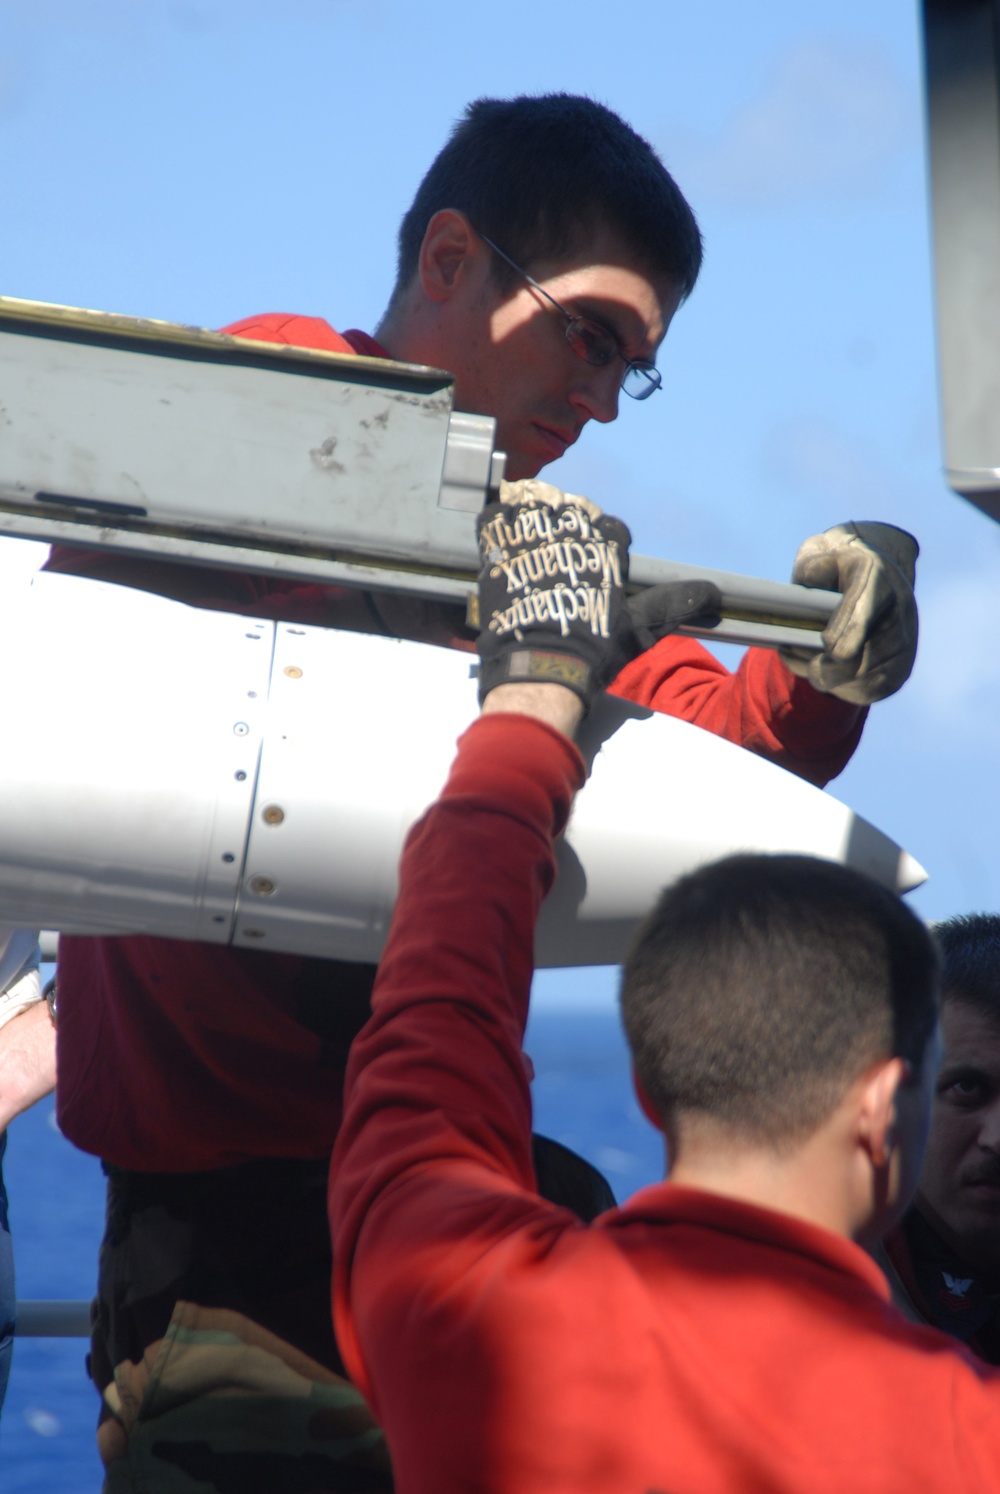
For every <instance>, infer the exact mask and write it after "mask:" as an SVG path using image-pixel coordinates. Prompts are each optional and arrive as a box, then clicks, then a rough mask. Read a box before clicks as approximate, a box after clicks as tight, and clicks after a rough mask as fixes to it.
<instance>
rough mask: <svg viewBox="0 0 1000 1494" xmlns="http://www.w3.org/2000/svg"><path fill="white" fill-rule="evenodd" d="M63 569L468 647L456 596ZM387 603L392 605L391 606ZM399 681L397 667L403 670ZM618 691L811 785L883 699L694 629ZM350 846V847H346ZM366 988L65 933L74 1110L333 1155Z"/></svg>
mask: <svg viewBox="0 0 1000 1494" xmlns="http://www.w3.org/2000/svg"><path fill="white" fill-rule="evenodd" d="M226 330H227V331H229V332H232V333H235V334H236V335H237V336H241V337H251V338H256V339H258V340H262V341H271V342H278V343H285V344H291V345H295V346H298V347H309V348H320V349H325V350H327V351H329V352H340V353H344V352H347V353H350V352H354V353H362V354H365V355H367V356H373V357H384V356H386V354H385V350H384V349H383V348H381V347H379V345H378V344H377V343H376V342H374V341H373V339H372V338H370V337H368V336H367V335H366V334H365V333H363V332H356V331H352V332H347V333H346V334H344V335H343V336H342V335H341V334H340V333H338V332H336V331H334V329H333V328H332V327H331V326H330V325H329V323H327V322H325V321H323V320H321V319H320V318H318V317H300V316H286V315H282V314H273V315H267V316H263V317H255V318H249V319H248V320H246V321H242V322H237V323H235V324H234V325H233V326H231V327H229V328H227V329H226ZM48 564H49V568H50V569H53V570H62V571H68V572H72V573H74V574H78V575H89V576H92V577H94V578H96V579H99V580H105V581H117V582H120V583H122V584H124V585H127V586H135V587H140V588H143V589H145V590H149V591H155V592H158V593H160V594H162V595H165V596H170V597H174V598H176V599H177V600H179V601H183V602H187V603H189V604H190V605H193V606H198V607H209V608H217V609H222V610H224V611H232V612H245V613H247V614H248V615H251V616H253V617H275V618H282V619H285V620H288V621H294V622H304V623H310V624H317V625H320V626H324V627H335V628H347V629H352V630H356V631H384V632H390V633H397V634H399V635H401V636H408V637H416V638H419V639H423V640H424V641H428V642H434V643H446V642H447V643H450V644H451V645H452V646H455V647H464V648H467V649H471V648H474V644H473V642H472V640H471V639H470V638H468V637H456V636H455V634H454V631H453V628H452V627H451V624H450V623H449V622H448V621H447V619H446V618H445V616H444V614H443V613H442V612H441V609H438V608H435V607H434V605H433V604H428V603H424V602H420V601H406V600H400V599H391V598H390V599H388V600H386V599H384V598H383V599H379V600H377V601H373V600H372V599H370V598H368V597H366V595H365V593H363V592H361V591H360V590H358V589H357V588H352V587H336V586H325V585H320V584H312V583H305V584H303V583H302V582H299V581H293V580H286V579H282V578H280V577H273V576H271V577H269V576H254V575H247V574H243V573H240V572H236V571H215V570H211V569H208V568H203V567H196V566H180V565H172V564H169V563H167V562H162V561H155V560H149V561H146V560H140V559H136V558H133V557H128V556H123V555H121V554H119V553H117V552H115V551H112V550H82V549H77V548H72V547H63V548H58V549H55V550H53V552H52V557H51V559H50V560H49V562H48ZM379 609H381V611H380V610H379ZM385 685H386V688H387V689H391V688H392V684H391V681H386V682H385ZM614 688H615V690H616V691H617V692H618V693H619V694H622V695H625V696H627V697H628V698H629V699H632V700H635V701H636V702H637V703H638V704H640V705H648V706H652V707H653V708H654V709H656V710H659V711H664V712H666V713H667V714H668V715H675V716H680V717H681V718H682V719H684V720H687V721H692V722H694V723H695V724H697V725H698V726H702V727H704V728H705V729H706V730H708V731H711V732H715V733H716V734H717V735H719V736H723V737H726V738H727V739H728V740H729V741H732V742H737V743H740V744H742V745H743V746H745V747H748V748H749V749H750V750H751V751H754V752H758V753H760V754H761V755H762V756H763V757H767V758H769V759H770V760H771V761H772V762H776V763H779V764H780V765H781V766H783V767H785V768H788V769H790V770H791V771H792V772H794V773H797V774H798V775H799V776H801V777H803V778H806V779H808V780H809V781H810V782H811V783H816V784H819V785H822V784H824V783H826V782H827V780H828V779H830V778H831V777H833V776H834V774H836V773H838V772H840V770H841V768H843V766H844V764H845V763H846V762H847V760H848V759H849V757H850V756H851V753H852V752H853V751H854V748H855V747H856V745H857V743H858V740H859V738H860V735H861V729H862V725H863V722H864V718H865V714H866V713H865V711H864V710H862V709H860V708H858V707H856V706H851V705H847V704H845V703H844V702H843V701H840V700H837V699H835V698H834V697H832V696H827V695H821V694H819V693H818V692H817V691H815V690H813V688H812V687H811V686H810V685H808V684H806V683H805V682H804V681H803V680H799V679H797V678H796V677H795V676H793V675H792V674H791V672H790V671H789V670H787V669H786V668H785V666H784V665H783V664H782V663H781V660H780V659H779V658H778V657H777V655H776V654H775V653H773V652H772V651H770V650H766V649H750V650H748V652H747V654H746V656H745V658H744V660H743V662H742V663H741V665H740V667H739V669H738V670H737V671H736V672H735V673H733V674H730V673H729V671H728V670H727V669H726V668H725V667H724V666H723V665H722V664H720V663H719V662H718V661H717V660H716V659H715V658H714V657H713V656H712V655H711V654H710V653H709V652H708V651H707V650H706V649H704V648H702V647H701V645H700V644H699V643H697V642H695V641H694V640H692V639H685V638H666V639H664V640H663V641H662V642H661V643H659V644H658V645H657V646H656V647H655V648H654V649H651V650H650V651H649V653H647V654H644V655H643V656H642V657H641V658H640V659H637V660H635V661H634V662H633V663H632V664H630V665H629V666H628V667H627V668H626V669H625V670H624V671H623V672H622V674H621V675H620V676H619V678H618V680H617V681H616V684H615V687H614ZM332 854H335V852H334V853H332ZM363 997H364V992H363V991H361V990H359V989H358V982H357V981H354V980H351V981H348V980H347V979H346V978H345V975H344V967H342V966H338V965H337V964H336V963H335V962H332V961H317V960H308V959H303V958H300V957H298V956H295V955H276V954H267V953H260V952H257V951H253V950H233V949H229V948H225V947H220V946H217V945H207V944H191V943H185V942H183V941H180V940H168V939H154V938H147V937H142V936H135V937H130V938H115V939H93V938H81V937H64V938H63V939H62V940H61V941H60V947H59V1011H60V1018H59V1021H60V1026H59V1054H58V1063H59V1085H58V1094H57V1109H58V1116H59V1124H60V1126H61V1128H62V1130H63V1131H64V1132H65V1134H66V1135H67V1136H68V1137H69V1138H70V1140H71V1141H73V1142H75V1144H76V1145H77V1146H79V1147H81V1148H82V1149H83V1150H84V1151H89V1152H94V1153H96V1154H97V1155H99V1156H103V1157H105V1158H106V1159H107V1160H108V1161H110V1162H114V1163H115V1164H116V1165H118V1166H119V1167H125V1168H134V1169H136V1170H140V1171H153V1172H160V1171H162V1172H171V1171H195V1170H198V1169H203V1168H211V1167H222V1166H227V1165H230V1164H232V1163H236V1162H242V1161H245V1160H248V1159H251V1158H254V1157H261V1156H268V1157H275V1156H277V1157H280V1156H289V1157H319V1156H323V1155H324V1154H325V1153H327V1152H329V1149H330V1147H331V1146H332V1144H333V1139H334V1136H335V1135H336V1132H337V1127H338V1125H339V1123H340V1113H341V1102H340V1088H341V1086H340V1074H341V1073H342V1065H343V1059H344V1054H345V1052H346V1049H347V1045H348V1043H349V1041H350V1038H351V1037H352V1036H353V1034H354V1032H355V1031H356V1030H357V1027H358V1026H359V1025H360V1021H361V1020H362V1016H361V1015H360V1014H359V1013H360V1012H361V1011H362V1010H363Z"/></svg>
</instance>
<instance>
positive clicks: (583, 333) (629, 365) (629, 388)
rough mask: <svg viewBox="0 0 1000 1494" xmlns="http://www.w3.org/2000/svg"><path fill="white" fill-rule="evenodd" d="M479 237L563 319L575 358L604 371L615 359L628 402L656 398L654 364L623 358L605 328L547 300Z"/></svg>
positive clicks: (552, 299) (658, 383)
mask: <svg viewBox="0 0 1000 1494" xmlns="http://www.w3.org/2000/svg"><path fill="white" fill-rule="evenodd" d="M479 237H480V238H481V239H482V241H483V243H484V244H488V245H489V246H490V248H491V249H492V250H493V253H494V254H499V256H500V258H501V259H502V260H503V261H504V263H505V264H508V265H510V267H511V269H512V270H516V271H517V273H518V275H520V276H522V278H523V279H525V280H526V281H527V282H528V284H529V285H530V286H531V287H532V288H533V289H534V290H536V291H537V292H538V294H539V295H540V296H544V297H545V299H546V301H548V302H550V303H551V305H553V306H554V307H555V309H556V310H557V311H558V312H559V315H560V316H564V317H565V318H566V341H567V342H568V343H569V345H570V347H571V348H572V349H573V351H574V353H575V354H576V356H577V357H578V358H582V359H583V361H584V363H589V364H591V366H592V367H593V368H606V367H607V366H608V364H609V363H611V362H612V361H613V360H614V359H615V358H620V359H621V361H622V362H623V363H624V365H625V372H624V373H623V374H622V380H621V387H622V389H623V390H624V392H625V393H626V394H627V395H628V396H629V397H630V398H631V399H648V398H649V396H650V395H651V394H655V392H656V390H657V389H659V388H660V387H661V385H662V383H663V380H662V379H661V377H660V371H659V369H658V368H657V367H656V365H655V364H653V363H645V362H643V361H642V359H640V358H626V357H625V354H624V353H623V352H622V350H621V348H620V347H619V346H618V339H617V338H616V337H615V336H614V334H613V333H612V332H609V331H608V329H607V327H602V326H601V324H600V322H594V321H591V319H590V317H588V316H574V315H573V314H572V312H570V311H567V310H566V308H565V306H560V305H559V302H558V301H557V300H556V298H555V296H550V295H549V293H548V291H547V290H546V289H545V288H544V286H541V285H539V283H538V281H537V280H535V279H533V278H532V276H530V275H529V274H528V272H527V270H522V269H521V266H520V265H518V264H515V263H514V261H513V260H512V259H511V257H510V255H509V254H504V252H503V250H502V249H498V248H497V246H496V244H494V242H493V240H492V239H488V238H487V237H486V235H485V234H484V233H480V235H479Z"/></svg>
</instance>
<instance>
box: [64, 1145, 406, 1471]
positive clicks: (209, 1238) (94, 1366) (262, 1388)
mask: <svg viewBox="0 0 1000 1494" xmlns="http://www.w3.org/2000/svg"><path fill="white" fill-rule="evenodd" d="M107 1171H108V1223H107V1230H106V1233H105V1239H104V1243H103V1245H102V1247H101V1268H100V1280H99V1287H98V1297H97V1299H96V1301H95V1303H94V1308H93V1314H92V1338H91V1356H90V1368H91V1376H92V1378H93V1380H94V1382H95V1384H96V1385H97V1388H98V1389H99V1390H100V1392H101V1395H102V1403H103V1404H102V1411H101V1419H100V1424H99V1427H98V1433H97V1441H98V1449H99V1451H100V1454H101V1458H102V1461H103V1462H104V1465H105V1470H106V1475H105V1484H104V1490H105V1494H140V1491H141V1494H323V1491H328V1490H331V1491H344V1494H354V1491H357V1494H369V1491H389V1490H391V1489H392V1475H391V1469H390V1465H389V1457H388V1452H387V1450H386V1446H385V1440H384V1438H383V1436H382V1433H381V1431H380V1429H379V1427H378V1426H377V1425H376V1423H375V1422H374V1420H373V1418H372V1416H371V1412H370V1411H369V1409H368V1407H367V1405H366V1404H365V1402H364V1400H363V1398H362V1397H361V1396H360V1395H359V1393H358V1392H357V1391H356V1390H355V1389H354V1387H353V1386H352V1385H351V1384H350V1383H349V1382H348V1381H347V1379H346V1378H345V1377H344V1375H343V1372H342V1366H341V1364H340V1360H339V1355H338V1354H337V1349H336V1344H335V1342H334V1339H333V1333H332V1329H331V1326H330V1273H331V1260H330V1247H329V1239H328V1234H327V1225H326V1164H325V1162H324V1163H312V1162H307V1163H302V1162H298V1161H296V1162H291V1163H288V1162H282V1161H275V1160H268V1161H263V1162H253V1163H247V1164H244V1165H242V1166H240V1167H236V1168H226V1169H222V1170H219V1171H215V1172H212V1173H205V1174H187V1175H175V1174H137V1173H123V1172H119V1171H117V1170H116V1169H111V1168H109V1169H107Z"/></svg>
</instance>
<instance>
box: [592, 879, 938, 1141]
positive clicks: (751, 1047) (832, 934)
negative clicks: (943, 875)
mask: <svg viewBox="0 0 1000 1494" xmlns="http://www.w3.org/2000/svg"><path fill="white" fill-rule="evenodd" d="M621 1005H622V1015H623V1018H624V1022H625V1028H626V1031H627V1033H628V1038H629V1043H630V1045H631V1048H632V1053H633V1058H634V1061H635V1067H636V1072H637V1074H638V1076H639V1078H640V1080H641V1082H642V1085H643V1087H644V1089H645V1090H646V1093H647V1095H648V1096H649V1099H650V1100H651V1102H652V1104H653V1106H654V1107H655V1109H656V1111H657V1113H658V1115H659V1116H660V1117H661V1119H663V1120H664V1122H666V1123H668V1124H669V1123H671V1122H676V1121H677V1120H679V1119H682V1118H685V1117H686V1118H689V1119H695V1118H703V1119H708V1120H711V1121H713V1122H714V1123H716V1124H717V1125H719V1126H720V1127H722V1128H723V1129H724V1130H726V1131H728V1132H730V1133H731V1134H733V1136H734V1137H735V1138H739V1139H740V1140H742V1141H744V1142H748V1143H750V1144H753V1145H763V1146H767V1147H771V1148H775V1149H783V1148H786V1147H789V1146H794V1145H796V1144H798V1143H799V1142H800V1141H803V1140H804V1139H805V1138H806V1137H808V1136H810V1135H812V1134H813V1132H814V1131H816V1130H817V1129H818V1127H819V1126H820V1125H821V1124H822V1123H823V1122H824V1120H826V1119H827V1118H828V1117H829V1116H830V1115H831V1114H832V1113H833V1111H834V1110H835V1109H836V1107H837V1105H838V1104H839V1103H840V1100H841V1099H842V1098H843V1096H844V1094H845V1093H846V1091H847V1089H848V1087H849V1086H850V1085H851V1084H852V1083H853V1082H854V1080H855V1079H857V1078H858V1077H859V1076H860V1075H861V1074H862V1073H864V1071H865V1069H866V1068H867V1067H868V1066H869V1065H870V1064H872V1063H875V1062H878V1061H879V1060H881V1059H886V1058H891V1057H896V1056H899V1057H902V1058H905V1059H907V1060H908V1061H909V1062H910V1063H912V1064H913V1065H914V1067H915V1068H917V1069H919V1067H920V1064H921V1062H922V1059H923V1056H924V1050H925V1047H926V1044H927V1039H928V1038H929V1036H930V1034H931V1032H932V1031H933V1029H934V1026H935V1024H936V1021H937V1016H938V1006H939V1002H938V955H937V951H936V948H935V945H934V942H933V940H932V938H931V936H930V934H929V932H928V930H927V929H926V928H925V926H924V925H923V924H922V923H921V922H920V920H919V919H918V918H916V917H915V916H914V915H913V913H911V912H910V910H909V908H907V907H906V906H905V905H904V904H903V903H902V902H901V901H900V899H899V898H898V897H896V896H895V894H894V893H891V892H889V891H888V890H887V889H886V888H884V887H881V886H879V885H878V884H877V883H876V882H873V881H872V880H871V879H870V878H868V877H865V876H862V875H861V874H860V873H859V872H856V871H853V870H851V869H850V868H848V867H844V866H840V865H838V864H836V863H834V862H829V861H821V860H818V859H816V858H813V857H808V856H766V855H739V856H730V857H728V858H726V860H724V861H719V862H716V863H714V864H713V865H710V866H707V867H703V868H701V869H700V870H698V871H696V872H693V873H692V874H691V875H689V876H687V877H685V878H683V879H682V880H681V881H679V882H678V883H676V884H675V885H674V886H673V887H670V888H668V889H667V891H666V892H665V893H664V894H663V896H662V898H661V900H660V902H659V905H658V906H657V908H656V909H655V910H654V912H653V913H652V914H651V915H650V916H649V918H648V919H647V921H646V923H645V924H644V926H643V927H642V928H641V930H640V931H639V934H638V936H637V938H636V941H635V943H634V945H633V947H632V950H631V953H630V954H629V956H628V958H627V960H626V963H625V967H624V970H623V974H622V989H621Z"/></svg>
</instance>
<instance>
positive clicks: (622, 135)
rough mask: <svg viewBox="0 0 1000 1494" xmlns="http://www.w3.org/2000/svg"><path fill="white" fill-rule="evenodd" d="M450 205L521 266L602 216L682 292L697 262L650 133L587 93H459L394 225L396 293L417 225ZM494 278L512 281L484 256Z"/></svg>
mask: <svg viewBox="0 0 1000 1494" xmlns="http://www.w3.org/2000/svg"><path fill="white" fill-rule="evenodd" d="M444 208H455V209H457V210H458V211H460V212H463V213H465V215H466V216H467V217H468V219H469V220H470V222H471V223H472V226H473V228H475V229H476V230H477V231H478V232H479V233H482V234H485V235H486V236H487V238H490V239H492V240H493V242H494V243H495V244H497V245H498V246H499V247H500V248H501V249H502V250H503V251H504V253H505V254H508V255H509V256H510V258H511V259H513V260H515V261H516V262H517V263H518V264H520V265H522V266H524V267H525V268H530V267H531V265H532V264H533V263H536V262H538V261H540V260H546V259H549V260H557V259H562V258H565V257H566V256H567V255H568V254H570V253H571V252H573V251H574V250H577V249H579V248H581V247H582V246H585V245H586V242H587V237H588V233H592V232H593V230H594V227H595V225H598V224H602V225H603V224H606V225H607V226H608V227H609V228H611V229H613V230H614V232H615V233H616V234H618V236H619V237H620V238H621V240H622V242H623V243H624V244H625V246H626V247H627V248H628V249H629V250H630V251H631V252H632V253H633V254H634V255H635V257H636V260H637V261H638V263H639V264H641V265H642V266H643V268H644V269H646V270H647V271H648V272H650V273H652V274H663V275H665V276H668V277H669V278H670V279H671V280H672V281H673V282H674V283H675V284H676V285H677V287H678V288H679V290H680V292H681V295H682V297H683V296H687V295H689V294H690V292H691V291H692V289H693V288H694V283H695V281H696V280H697V278H698V270H699V268H700V266H701V255H702V249H701V235H700V233H699V231H698V225H697V223H696V222H695V217H694V214H693V212H692V211H691V209H690V207H689V206H688V204H687V202H686V201H685V199H684V197H683V196H682V194H681V192H680V189H679V188H678V186H677V183H676V182H675V181H674V179H673V177H672V176H671V175H670V173H669V172H668V171H667V169H666V167H665V166H664V165H663V162H662V161H661V160H660V158H659V156H658V155H657V154H656V152H655V151H654V150H653V147H652V146H651V145H650V144H649V142H648V141H646V140H644V139H643V138H642V136H641V135H638V134H636V132H635V130H633V129H632V128H631V126H630V125H627V124H626V123H625V121H624V120H623V119H621V118H620V117H619V115H617V114H615V113H614V112H613V111H612V110H611V109H608V108H605V106H604V105H603V104H598V103H596V102H595V100H593V99H589V98H582V97H578V96H576V95H574V94H567V93H552V94H543V95H541V96H537V97H535V96H522V97H520V98H513V99H477V100H476V101H475V103H472V104H469V106H468V107H467V109H466V111H465V114H464V116H463V117H462V119H460V120H459V122H458V124H457V125H456V126H455V128H454V130H453V131H452V134H451V136H450V138H449V139H448V141H447V143H446V144H445V146H444V148H443V149H442V150H441V152H440V154H439V155H438V156H437V157H436V158H435V160H434V161H433V162H432V164H431V166H430V169H429V170H428V172H427V175H426V176H425V177H424V179H423V181H422V182H421V184H420V187H419V188H418V190H417V195H416V197H415V198H414V200H413V205H412V206H411V207H410V209H409V211H408V212H407V214H406V216H405V217H404V218H403V222H402V225H401V226H400V230H399V263H398V271H397V278H396V289H395V292H394V295H398V294H399V292H400V291H402V290H403V289H405V287H406V286H407V285H408V284H409V283H410V281H411V280H412V279H413V276H414V275H415V274H416V270H417V265H418V262H419V256H420V246H421V244H422V242H423V237H424V234H425V232H426V230H427V225H428V223H429V222H430V220H431V218H432V217H433V216H434V214H435V213H437V212H440V211H441V210H442V209H444ZM494 261H495V263H494V265H493V274H494V277H495V278H496V280H497V281H498V283H499V284H500V285H502V286H503V287H505V288H506V287H507V286H509V285H513V284H515V283H516V280H517V276H516V273H515V271H513V270H512V269H511V268H510V266H509V265H507V264H505V263H504V261H503V260H502V259H500V258H499V256H496V255H494Z"/></svg>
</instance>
